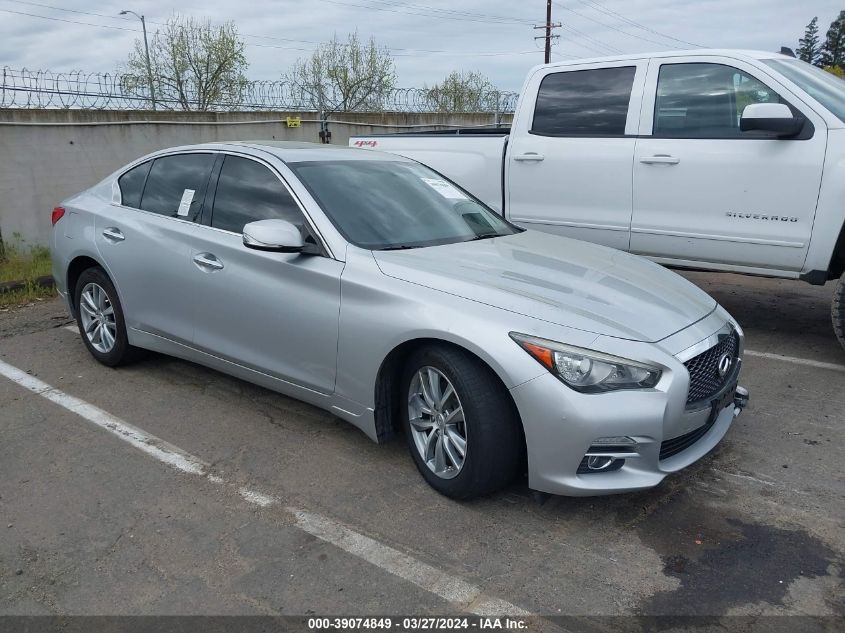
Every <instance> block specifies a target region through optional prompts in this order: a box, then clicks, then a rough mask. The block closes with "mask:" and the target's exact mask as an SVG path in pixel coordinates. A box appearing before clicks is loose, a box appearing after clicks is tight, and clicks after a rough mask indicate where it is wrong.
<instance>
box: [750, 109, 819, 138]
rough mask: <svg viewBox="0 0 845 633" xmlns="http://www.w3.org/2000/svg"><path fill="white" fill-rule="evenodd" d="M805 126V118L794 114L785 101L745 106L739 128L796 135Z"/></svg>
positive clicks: (778, 134)
mask: <svg viewBox="0 0 845 633" xmlns="http://www.w3.org/2000/svg"><path fill="white" fill-rule="evenodd" d="M803 127H804V119H800V118H798V117H795V116H793V114H792V110H790V109H789V106H787V105H786V104H785V103H752V104H751V105H747V106H745V109H744V110H743V111H742V118H741V119H740V121H739V129H740V130H742V131H743V132H751V131H759V132H771V133H772V134H774V135H775V136H778V137H781V136H795V135H796V134H798V133H799V132H800V131H801V128H803Z"/></svg>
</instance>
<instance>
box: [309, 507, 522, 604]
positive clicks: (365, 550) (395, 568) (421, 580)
mask: <svg viewBox="0 0 845 633" xmlns="http://www.w3.org/2000/svg"><path fill="white" fill-rule="evenodd" d="M294 514H295V515H296V524H297V526H299V527H300V528H301V529H302V530H304V531H306V532H308V533H309V534H313V535H314V536H316V537H317V538H320V539H322V540H324V541H327V542H329V543H332V544H333V545H336V546H337V547H339V548H341V549H342V550H344V551H347V552H349V553H350V554H354V555H355V556H357V557H358V558H363V559H364V560H366V561H368V562H370V563H372V564H373V565H375V566H376V567H380V568H381V569H384V570H386V571H389V572H390V573H391V574H393V575H394V576H399V577H400V578H404V579H405V580H407V581H408V582H412V583H414V584H415V585H416V586H417V587H422V588H423V589H425V590H426V591H430V592H431V593H434V594H437V595H438V596H440V597H441V598H444V599H445V600H448V601H449V602H451V603H453V604H459V605H462V606H463V607H464V608H466V609H467V610H468V611H470V612H472V613H475V614H477V615H514V616H526V615H530V614H529V613H528V612H527V611H524V610H523V609H520V608H519V607H516V606H514V605H512V604H511V603H509V602H505V601H504V600H497V599H495V598H488V597H486V596H484V595H483V594H482V593H481V590H480V589H479V588H478V587H476V586H474V585H471V584H469V583H468V582H465V581H464V580H461V579H460V578H456V577H454V576H451V575H449V574H447V573H446V572H443V571H441V570H439V569H436V568H434V567H432V566H431V565H428V564H426V563H423V562H421V561H418V560H417V559H415V558H412V557H410V556H408V555H407V554H403V553H401V552H399V551H397V550H395V549H393V548H392V547H388V546H387V545H384V544H382V543H379V542H378V541H375V540H373V539H371V538H369V537H367V536H364V535H363V534H358V533H357V532H354V531H352V530H350V529H349V528H347V527H344V526H343V525H340V524H339V523H335V522H334V521H331V520H327V519H326V518H325V517H321V516H320V515H317V514H312V513H311V512H305V511H302V510H299V511H297V512H295V513H294Z"/></svg>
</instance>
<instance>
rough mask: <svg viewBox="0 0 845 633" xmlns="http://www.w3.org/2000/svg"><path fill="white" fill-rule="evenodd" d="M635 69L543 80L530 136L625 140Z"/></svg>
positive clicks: (576, 73)
mask: <svg viewBox="0 0 845 633" xmlns="http://www.w3.org/2000/svg"><path fill="white" fill-rule="evenodd" d="M635 72H636V68H635V67H634V66H623V67H619V68H596V69H593V70H572V71H569V72H562V73H552V74H550V75H547V76H546V77H544V78H543V81H542V83H540V90H539V91H538V93H537V104H536V106H535V107H534V122H533V124H532V126H531V133H532V134H538V135H541V136H624V134H625V121H626V120H627V118H628V104H629V103H630V101H631V90H632V87H633V85H634V73H635Z"/></svg>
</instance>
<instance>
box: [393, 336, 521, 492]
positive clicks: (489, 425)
mask: <svg viewBox="0 0 845 633" xmlns="http://www.w3.org/2000/svg"><path fill="white" fill-rule="evenodd" d="M402 385H403V391H402V393H403V394H405V396H406V402H405V403H404V406H403V422H404V426H405V430H406V435H407V438H408V446H409V448H410V451H411V455H412V457H413V458H414V462H415V463H416V465H417V468H418V469H419V471H420V473H421V474H422V476H423V477H424V478H425V479H426V481H427V482H428V483H429V484H430V485H431V486H432V487H433V488H434V489H436V490H437V491H438V492H440V493H442V494H444V495H446V496H448V497H452V498H455V499H469V498H472V497H477V496H480V495H484V494H487V493H490V492H493V491H495V490H498V489H500V488H502V487H504V486H506V485H507V484H509V483H510V482H511V481H513V479H514V478H515V477H516V475H517V474H518V473H519V468H520V465H521V464H522V454H523V446H524V442H523V440H522V435H521V433H520V424H519V417H518V416H517V414H516V410H515V407H514V404H513V401H512V400H511V399H510V397H509V395H508V394H507V390H506V389H505V387H504V385H502V384H501V381H499V379H498V378H497V377H496V376H495V374H493V372H492V371H491V370H490V368H489V367H487V366H486V365H485V364H484V363H482V362H481V361H479V360H478V359H476V358H475V357H473V356H471V355H470V354H468V353H467V352H464V351H463V350H460V349H456V348H451V347H446V346H430V347H425V348H422V349H420V350H418V351H416V352H415V353H414V354H413V355H412V357H411V358H410V359H409V361H408V363H407V364H406V366H405V372H404V375H403V381H402Z"/></svg>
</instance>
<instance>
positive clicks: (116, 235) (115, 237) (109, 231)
mask: <svg viewBox="0 0 845 633" xmlns="http://www.w3.org/2000/svg"><path fill="white" fill-rule="evenodd" d="M103 237H104V238H106V239H107V240H108V241H109V242H112V243H117V242H122V241H123V240H125V239H126V236H125V235H124V234H123V232H122V231H121V230H120V229H118V228H116V227H114V226H110V227H108V228H106V229H103Z"/></svg>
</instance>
